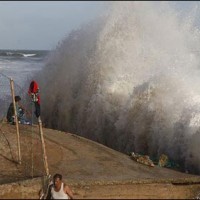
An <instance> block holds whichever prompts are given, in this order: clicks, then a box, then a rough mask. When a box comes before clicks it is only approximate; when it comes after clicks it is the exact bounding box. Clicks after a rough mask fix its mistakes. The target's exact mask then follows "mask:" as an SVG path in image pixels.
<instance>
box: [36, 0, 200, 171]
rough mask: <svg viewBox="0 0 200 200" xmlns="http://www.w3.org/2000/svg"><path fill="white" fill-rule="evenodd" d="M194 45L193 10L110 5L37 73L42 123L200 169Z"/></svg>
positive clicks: (197, 36)
mask: <svg viewBox="0 0 200 200" xmlns="http://www.w3.org/2000/svg"><path fill="white" fill-rule="evenodd" d="M197 9H198V8H197ZM191 13H193V14H194V13H195V12H191ZM199 46H200V33H199V29H198V28H197V27H196V26H195V16H194V15H188V16H186V17H185V18H184V19H183V17H182V16H181V15H180V14H179V13H177V11H175V10H174V9H173V8H172V7H170V5H169V4H168V3H167V2H158V3H157V4H155V2H113V3H112V4H111V5H110V4H109V9H107V12H106V13H105V15H102V16H101V17H99V18H97V19H95V20H93V21H91V22H90V23H88V24H85V25H83V26H82V27H80V28H79V29H77V30H74V31H72V32H71V33H70V34H69V36H67V37H66V38H64V39H63V41H62V42H61V43H60V44H59V45H58V46H57V48H56V49H55V50H54V51H52V52H51V54H50V55H49V58H48V60H47V62H46V66H45V68H44V69H43V71H42V72H40V74H38V75H37V78H36V80H38V81H39V83H40V89H41V91H42V92H41V102H42V111H41V116H42V118H43V121H44V123H45V124H46V126H47V127H51V128H54V129H59V130H65V131H68V132H72V133H76V134H78V135H81V136H84V137H87V138H89V139H92V140H95V141H97V142H100V143H102V144H104V145H107V146H109V147H111V148H114V149H116V150H118V151H121V152H124V153H128V152H130V151H134V152H137V153H143V154H148V155H150V156H152V157H159V156H160V155H161V154H162V153H164V154H167V155H168V156H169V158H170V159H172V160H174V161H176V162H177V163H180V164H181V165H182V166H183V168H184V169H185V170H186V169H187V170H189V171H190V172H194V173H199V172H200V156H199V152H198V149H199V148H198V147H199V144H200V133H199V126H200V52H199Z"/></svg>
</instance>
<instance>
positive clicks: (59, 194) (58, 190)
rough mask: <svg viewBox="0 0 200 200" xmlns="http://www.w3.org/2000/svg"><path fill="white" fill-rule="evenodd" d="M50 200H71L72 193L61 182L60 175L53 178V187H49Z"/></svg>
mask: <svg viewBox="0 0 200 200" xmlns="http://www.w3.org/2000/svg"><path fill="white" fill-rule="evenodd" d="M51 198H52V199H73V193H72V191H71V189H70V188H69V186H67V185H66V184H65V183H63V182H62V175H61V174H55V175H54V176H53V186H52V187H51Z"/></svg>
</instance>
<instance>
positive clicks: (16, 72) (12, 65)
mask: <svg viewBox="0 0 200 200" xmlns="http://www.w3.org/2000/svg"><path fill="white" fill-rule="evenodd" d="M49 52H50V51H49V50H16V49H0V73H2V74H4V75H5V76H8V77H9V78H12V79H13V80H14V81H15V82H16V83H17V84H18V85H20V86H21V87H22V86H23V84H24V82H25V80H26V79H27V78H28V77H30V76H32V75H34V73H36V72H38V71H39V70H41V69H42V67H43V66H44V60H45V58H46V56H47V55H48V53H49Z"/></svg>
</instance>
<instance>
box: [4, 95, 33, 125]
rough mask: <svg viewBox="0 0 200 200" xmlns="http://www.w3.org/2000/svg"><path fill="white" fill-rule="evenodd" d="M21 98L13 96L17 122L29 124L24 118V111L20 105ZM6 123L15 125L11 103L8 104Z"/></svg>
mask: <svg viewBox="0 0 200 200" xmlns="http://www.w3.org/2000/svg"><path fill="white" fill-rule="evenodd" d="M20 101H21V97H20V96H15V105H16V112H17V117H18V121H19V123H21V124H31V123H30V122H29V121H28V120H26V118H25V109H24V108H23V107H22V105H20ZM7 121H8V122H9V123H10V124H13V125H14V124H15V115H14V106H13V103H10V105H9V108H8V111H7Z"/></svg>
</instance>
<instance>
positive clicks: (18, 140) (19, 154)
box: [10, 79, 21, 164]
mask: <svg viewBox="0 0 200 200" xmlns="http://www.w3.org/2000/svg"><path fill="white" fill-rule="evenodd" d="M10 89H11V94H12V101H13V107H14V116H15V125H16V131H17V148H18V163H19V164H21V149H20V139H19V123H18V117H17V111H16V103H15V92H14V83H13V80H12V79H10Z"/></svg>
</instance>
